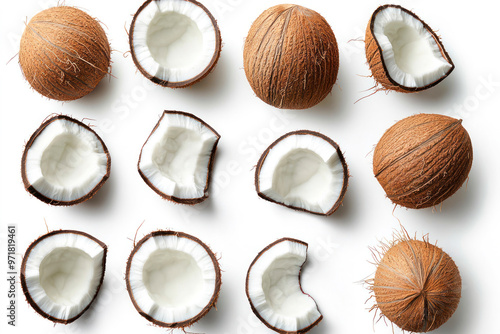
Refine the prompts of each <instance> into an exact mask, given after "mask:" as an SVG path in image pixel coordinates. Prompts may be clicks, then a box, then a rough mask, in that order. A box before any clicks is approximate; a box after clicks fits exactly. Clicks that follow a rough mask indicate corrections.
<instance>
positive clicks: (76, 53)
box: [19, 6, 111, 101]
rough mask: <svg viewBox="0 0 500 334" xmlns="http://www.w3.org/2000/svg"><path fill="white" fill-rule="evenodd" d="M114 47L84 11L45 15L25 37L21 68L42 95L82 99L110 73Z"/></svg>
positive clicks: (58, 10)
mask: <svg viewBox="0 0 500 334" xmlns="http://www.w3.org/2000/svg"><path fill="white" fill-rule="evenodd" d="M110 53H111V50H110V46H109V42H108V39H107V37H106V34H105V32H104V30H103V29H102V27H101V26H100V24H99V22H98V21H97V20H96V19H94V18H92V17H91V16H90V15H88V14H87V13H85V12H83V11H81V10H80V9H77V8H73V7H68V6H60V7H53V8H49V9H46V10H44V11H41V12H40V13H38V14H37V15H35V16H34V17H33V18H32V19H31V20H30V21H29V22H28V24H27V25H26V28H25V29H24V33H23V35H22V37H21V47H20V51H19V64H20V65H21V69H22V71H23V74H24V77H25V78H26V80H28V82H29V83H30V85H31V87H33V88H34V89H35V90H36V91H37V92H39V93H40V94H42V95H44V96H46V97H48V98H51V99H54V100H59V101H71V100H76V99H79V98H81V97H83V96H85V95H87V94H88V93H90V92H91V91H93V90H94V88H95V87H96V86H97V84H98V83H99V82H100V81H101V79H102V78H103V77H104V76H105V75H106V74H107V73H108V69H109V63H110Z"/></svg>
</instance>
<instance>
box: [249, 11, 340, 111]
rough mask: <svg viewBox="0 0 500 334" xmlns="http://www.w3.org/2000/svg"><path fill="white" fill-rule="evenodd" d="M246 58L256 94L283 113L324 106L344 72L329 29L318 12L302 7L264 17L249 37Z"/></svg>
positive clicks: (251, 83)
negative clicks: (282, 110) (322, 103)
mask: <svg viewBox="0 0 500 334" xmlns="http://www.w3.org/2000/svg"><path fill="white" fill-rule="evenodd" d="M243 58H244V66H245V73H246V76H247V79H248V82H249V83H250V86H251V87H252V89H253V91H254V92H255V94H256V95H257V96H258V97H259V98H260V99H262V100H263V101H264V102H266V103H268V104H270V105H272V106H274V107H277V108H283V109H307V108H310V107H313V106H315V105H316V104H318V103H319V102H321V101H322V100H323V99H324V98H325V97H326V96H327V95H328V94H329V93H330V92H331V90H332V87H333V85H334V83H335V81H336V80H337V74H338V69H339V51H338V46H337V41H336V39H335V35H334V34H333V31H332V29H331V27H330V25H329V24H328V22H327V21H326V20H325V19H324V18H323V17H322V16H321V15H320V14H318V13H317V12H315V11H313V10H311V9H308V8H305V7H302V6H297V5H278V6H274V7H271V8H269V9H267V10H266V11H265V12H264V13H262V14H261V15H260V16H259V17H258V18H257V20H255V22H254V23H253V25H252V27H251V28H250V31H249V32H248V36H247V39H246V42H245V48H244V54H243Z"/></svg>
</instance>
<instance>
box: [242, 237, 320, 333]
mask: <svg viewBox="0 0 500 334" xmlns="http://www.w3.org/2000/svg"><path fill="white" fill-rule="evenodd" d="M285 241H291V242H295V243H298V244H301V245H304V246H306V258H305V260H304V263H302V265H301V266H300V269H299V288H300V291H301V292H302V293H303V294H304V295H307V296H309V297H310V298H311V299H312V300H313V301H314V304H315V305H316V308H317V309H318V311H319V307H318V304H317V303H316V300H315V299H314V298H313V297H312V296H311V295H309V294H308V293H305V292H304V290H303V289H302V269H303V267H304V265H305V263H306V262H307V259H308V256H307V250H308V249H309V245H308V244H307V242H305V241H302V240H298V239H294V238H288V237H285V238H281V239H278V240H276V241H274V242H272V243H270V244H269V245H267V246H266V247H265V248H264V249H262V250H261V251H260V252H259V253H258V254H257V256H256V257H255V258H254V260H253V261H252V263H251V264H250V266H249V267H248V271H247V275H246V278H245V294H246V296H247V300H248V302H249V304H250V308H251V309H252V312H253V313H254V314H255V316H256V317H257V318H258V319H259V320H260V321H261V322H262V323H263V324H264V325H266V327H268V328H269V329H272V330H273V331H275V332H278V333H280V334H295V333H297V334H303V333H306V332H308V331H310V330H311V329H313V328H314V327H316V326H317V325H318V324H319V323H320V322H321V320H323V314H321V313H320V316H319V317H318V319H316V321H314V322H313V323H312V324H310V325H309V326H307V327H305V328H302V329H300V330H298V331H285V330H282V329H279V328H276V327H273V326H272V325H271V324H269V323H268V322H267V321H266V320H265V319H264V318H263V317H262V316H261V315H260V313H259V312H258V311H257V309H256V308H255V306H254V305H253V303H252V300H251V299H250V293H249V291H248V284H249V282H250V271H251V270H252V268H253V266H254V265H255V263H256V262H257V261H258V260H259V259H260V257H261V256H262V255H263V254H264V253H266V252H267V251H268V250H270V249H271V248H273V247H274V246H276V245H277V244H279V243H282V242H285Z"/></svg>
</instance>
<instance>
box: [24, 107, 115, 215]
mask: <svg viewBox="0 0 500 334" xmlns="http://www.w3.org/2000/svg"><path fill="white" fill-rule="evenodd" d="M110 171H111V157H110V155H109V152H108V149H107V147H106V145H105V144H104V142H103V141H102V139H101V138H100V137H99V136H98V135H97V133H96V132H95V131H94V130H92V129H91V128H90V127H89V126H87V125H85V124H83V123H82V122H80V121H77V120H76V119H73V118H71V117H68V116H64V115H58V116H55V117H52V118H50V119H48V120H47V121H45V122H43V124H42V125H40V127H39V128H38V129H37V130H36V131H35V132H34V133H33V135H32V136H31V138H30V139H29V141H28V143H27V144H26V147H25V150H24V153H23V157H22V161H21V174H22V178H23V183H24V186H25V188H26V190H27V191H28V192H29V193H30V194H32V195H33V196H35V197H36V198H38V199H39V200H41V201H43V202H45V203H48V204H51V205H74V204H78V203H81V202H84V201H86V200H88V199H90V198H91V197H92V196H94V195H95V193H96V192H97V191H98V190H99V189H100V188H101V187H102V185H103V184H104V183H105V182H106V180H107V179H108V178H109V174H110Z"/></svg>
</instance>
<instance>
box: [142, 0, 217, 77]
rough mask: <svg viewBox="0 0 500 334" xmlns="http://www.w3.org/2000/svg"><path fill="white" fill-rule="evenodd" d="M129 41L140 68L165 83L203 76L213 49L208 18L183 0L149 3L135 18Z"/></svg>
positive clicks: (213, 32) (214, 42)
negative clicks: (130, 40) (131, 42)
mask: <svg viewBox="0 0 500 334" xmlns="http://www.w3.org/2000/svg"><path fill="white" fill-rule="evenodd" d="M132 40H133V52H134V53H135V56H136V59H137V61H138V62H139V64H140V66H141V67H142V68H143V69H144V70H145V71H146V72H147V73H149V74H150V75H151V76H153V77H156V78H158V79H160V80H163V81H168V82H184V81H189V80H190V79H192V78H195V77H196V76H198V75H199V74H200V73H203V72H204V71H205V69H207V68H208V67H209V65H210V63H211V62H212V59H213V58H214V54H215V53H216V48H217V33H216V28H215V27H214V25H213V22H212V20H211V18H210V17H209V16H208V14H207V13H206V12H205V11H204V10H203V9H202V8H201V7H200V6H198V5H196V4H194V3H192V2H189V1H186V0H159V1H151V2H150V3H149V4H148V5H147V6H145V7H144V8H143V9H142V11H141V12H140V13H138V15H137V18H136V20H135V25H134V30H133V36H132Z"/></svg>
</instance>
